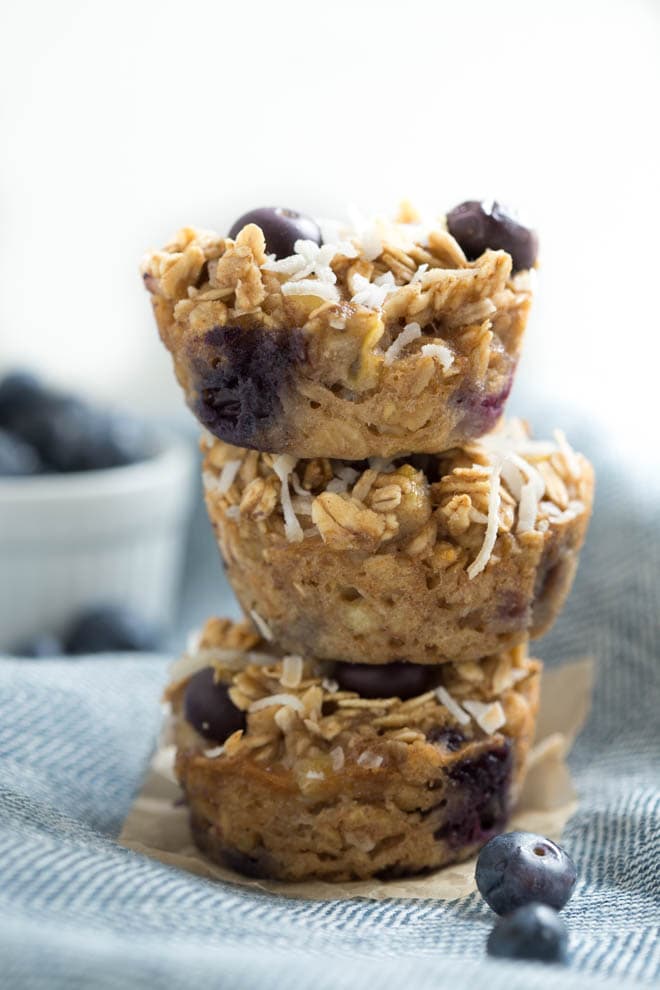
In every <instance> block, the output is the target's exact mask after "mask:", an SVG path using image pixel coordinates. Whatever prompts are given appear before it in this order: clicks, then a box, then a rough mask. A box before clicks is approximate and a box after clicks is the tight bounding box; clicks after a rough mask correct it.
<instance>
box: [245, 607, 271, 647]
mask: <svg viewBox="0 0 660 990" xmlns="http://www.w3.org/2000/svg"><path fill="white" fill-rule="evenodd" d="M250 616H251V617H252V621H253V622H254V624H255V626H256V627H257V629H258V630H259V632H260V633H261V635H262V636H263V638H264V639H266V640H268V642H269V643H272V641H273V634H272V632H271V630H270V626H269V625H268V623H267V622H266V620H265V619H262V618H261V616H260V615H259V613H258V612H257V611H255V609H253V608H252V609H250Z"/></svg>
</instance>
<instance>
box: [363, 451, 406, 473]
mask: <svg viewBox="0 0 660 990" xmlns="http://www.w3.org/2000/svg"><path fill="white" fill-rule="evenodd" d="M401 456H402V457H403V456H404V455H403V454H402V455H401ZM405 456H406V457H407V456H408V455H407V454H406V455H405ZM369 467H370V468H371V469H372V470H373V471H378V473H379V474H392V473H393V472H394V471H396V467H395V466H394V464H392V461H391V460H390V459H389V458H388V457H370V458H369Z"/></svg>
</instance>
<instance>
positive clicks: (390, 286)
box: [351, 272, 396, 309]
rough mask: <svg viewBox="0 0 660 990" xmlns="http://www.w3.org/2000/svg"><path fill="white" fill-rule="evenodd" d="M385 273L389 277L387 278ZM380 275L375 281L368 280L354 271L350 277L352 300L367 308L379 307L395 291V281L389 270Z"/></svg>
mask: <svg viewBox="0 0 660 990" xmlns="http://www.w3.org/2000/svg"><path fill="white" fill-rule="evenodd" d="M386 275H389V276H390V277H389V278H387V277H386ZM386 275H381V276H380V278H378V279H376V281H375V282H370V281H369V279H368V278H365V277H364V275H360V273H359V272H356V273H355V274H354V275H353V277H352V279H351V290H352V292H353V297H352V299H353V302H354V303H355V304H356V305H357V306H366V307H367V309H380V308H381V307H382V305H383V303H384V302H385V300H386V299H387V297H388V296H389V295H390V294H391V293H392V292H395V291H396V283H395V281H394V276H393V275H392V273H391V272H387V273H386Z"/></svg>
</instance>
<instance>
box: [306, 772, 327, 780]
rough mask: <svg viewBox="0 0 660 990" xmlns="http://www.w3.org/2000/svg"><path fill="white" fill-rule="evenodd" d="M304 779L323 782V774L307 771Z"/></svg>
mask: <svg viewBox="0 0 660 990" xmlns="http://www.w3.org/2000/svg"><path fill="white" fill-rule="evenodd" d="M305 777H306V778H307V780H325V774H324V773H323V771H322V770H308V771H307V773H306V774H305Z"/></svg>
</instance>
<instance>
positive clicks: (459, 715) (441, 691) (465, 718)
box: [435, 687, 470, 725]
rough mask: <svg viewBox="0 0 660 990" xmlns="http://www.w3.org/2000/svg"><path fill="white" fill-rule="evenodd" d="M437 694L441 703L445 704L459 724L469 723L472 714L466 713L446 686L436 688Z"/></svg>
mask: <svg viewBox="0 0 660 990" xmlns="http://www.w3.org/2000/svg"><path fill="white" fill-rule="evenodd" d="M435 696H436V698H437V699H438V701H439V702H440V704H441V705H444V706H445V708H446V709H447V711H448V712H449V714H450V715H453V716H454V718H455V719H456V721H457V722H458V724H459V725H467V724H468V722H469V721H470V716H469V715H466V714H465V712H464V711H463V709H462V708H461V706H460V705H459V703H458V702H457V701H456V700H455V699H454V698H452V696H451V695H450V693H449V691H448V690H447V688H445V687H437V688H436V689H435Z"/></svg>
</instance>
